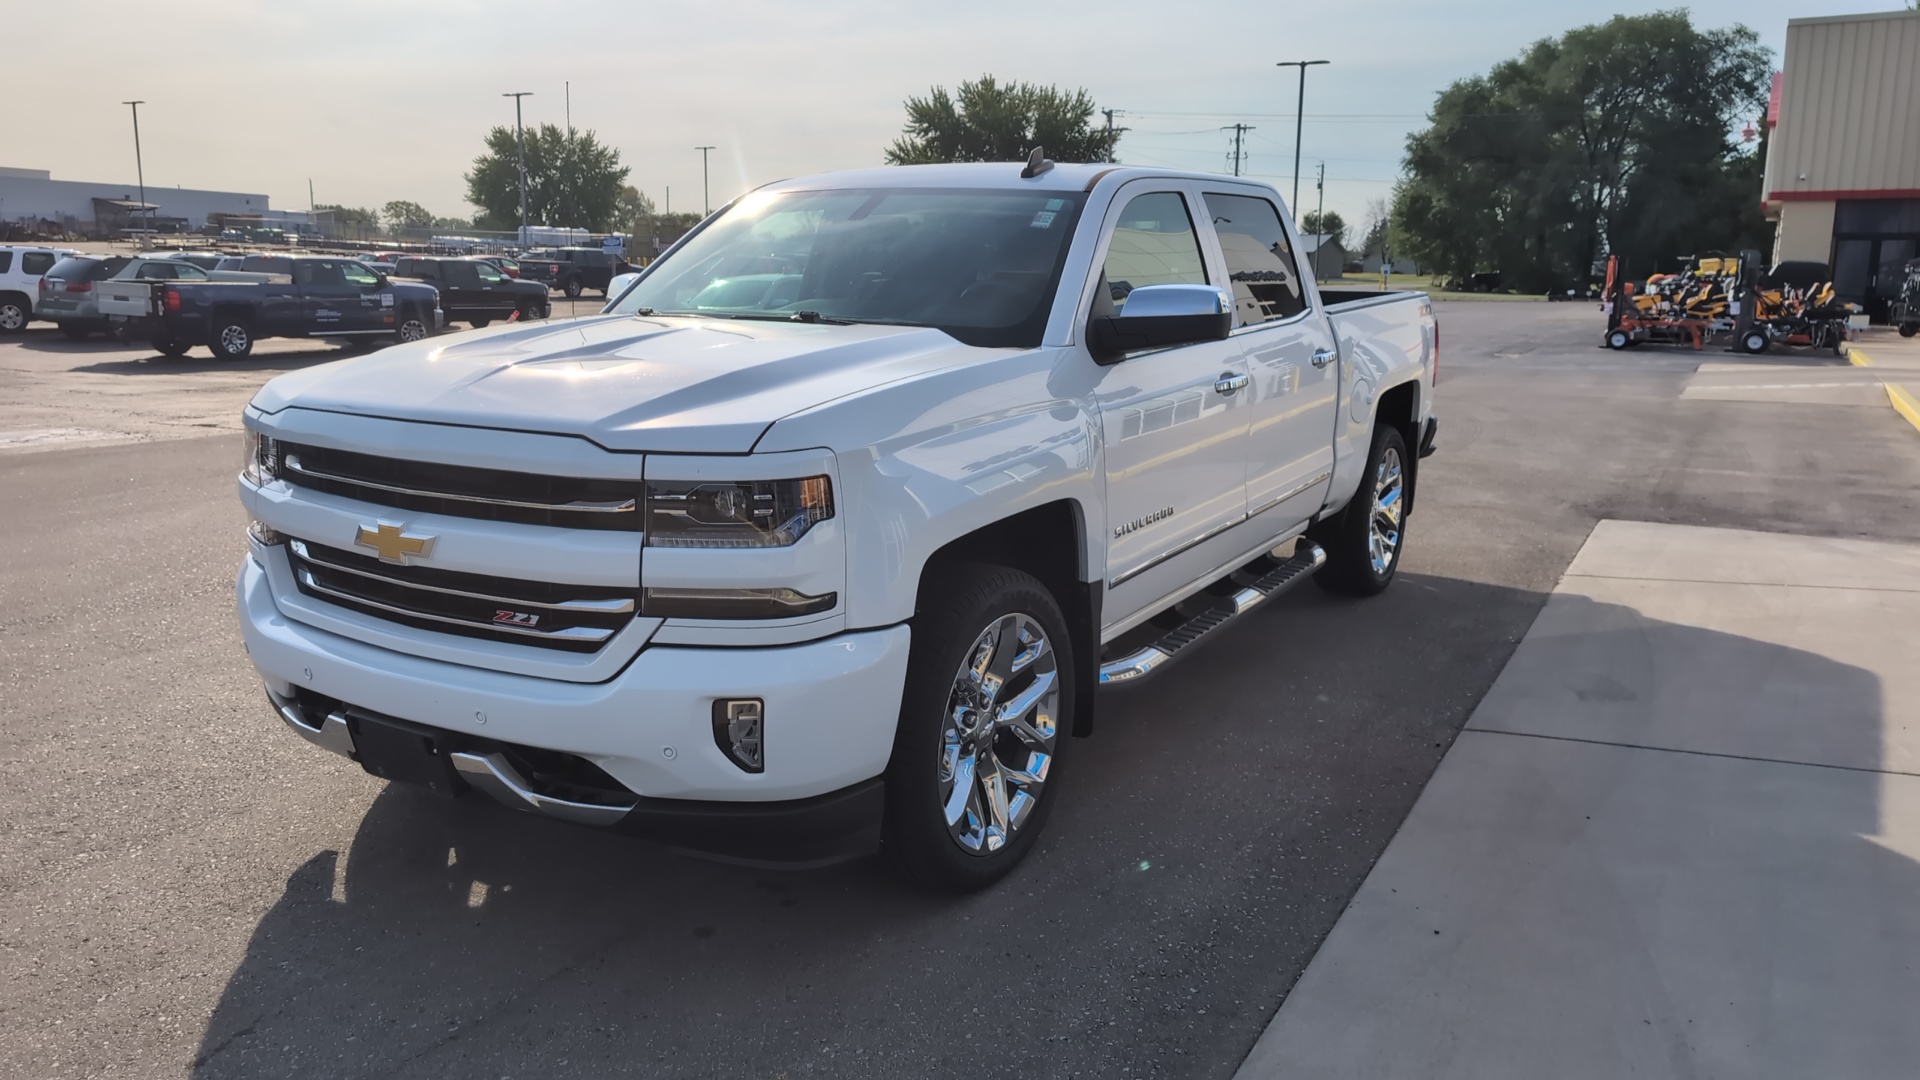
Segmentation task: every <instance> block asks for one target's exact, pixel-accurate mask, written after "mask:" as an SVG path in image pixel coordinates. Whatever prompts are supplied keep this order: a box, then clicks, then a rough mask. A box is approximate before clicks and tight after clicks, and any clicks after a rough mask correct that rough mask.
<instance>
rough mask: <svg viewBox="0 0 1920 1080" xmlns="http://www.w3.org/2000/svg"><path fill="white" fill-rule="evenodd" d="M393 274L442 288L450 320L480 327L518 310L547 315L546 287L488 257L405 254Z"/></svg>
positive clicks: (522, 314)
mask: <svg viewBox="0 0 1920 1080" xmlns="http://www.w3.org/2000/svg"><path fill="white" fill-rule="evenodd" d="M393 276H394V277H396V278H399V279H401V280H404V281H422V282H425V283H427V284H428V285H431V286H433V287H434V288H436V289H438V290H440V310H441V311H443V312H445V313H446V317H447V321H448V322H450V323H451V322H464V323H471V324H472V325H473V326H474V327H475V328H476V329H478V328H479V327H482V326H485V325H487V324H488V323H490V322H493V321H494V320H496V319H505V318H509V317H511V316H512V315H514V313H516V312H518V313H519V316H520V318H522V319H544V318H546V317H547V309H548V307H549V304H548V293H547V287H546V286H545V285H541V284H539V283H538V282H533V281H516V280H514V279H513V278H510V277H508V276H507V275H506V272H505V271H503V270H501V269H500V268H499V267H498V266H495V265H494V264H493V262H492V260H489V259H466V258H457V257H443V256H429V255H402V256H401V257H400V260H399V261H398V262H396V263H395V264H394V268H393Z"/></svg>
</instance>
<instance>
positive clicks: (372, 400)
mask: <svg viewBox="0 0 1920 1080" xmlns="http://www.w3.org/2000/svg"><path fill="white" fill-rule="evenodd" d="M981 352H982V350H979V349H974V348H972V347H969V346H966V345H962V344H960V343H959V342H957V341H955V340H954V339H953V338H952V337H950V336H948V335H947V334H945V333H943V332H941V331H939V330H930V329H923V328H917V327H896V326H831V325H822V324H816V323H786V322H760V321H747V320H734V319H703V318H691V317H653V318H640V317H636V316H629V315H602V316H594V317H590V318H585V319H573V320H568V321H565V322H541V323H535V324H532V325H527V326H518V325H509V326H505V327H499V328H492V329H488V330H481V331H474V332H470V333H462V334H460V335H458V336H456V337H445V338H432V339H428V340H426V341H421V342H415V343H413V344H410V345H398V346H394V347H392V348H388V349H382V350H381V351H380V352H377V353H374V354H371V355H368V356H364V357H358V358H355V359H351V360H342V361H338V362H336V363H331V364H321V365H318V366H316V367H311V368H307V369H305V370H302V371H295V372H289V373H288V374H285V375H282V376H280V377H278V378H276V379H274V380H273V381H271V382H269V383H267V384H266V386H264V387H262V388H261V389H260V392H259V394H258V395H256V396H255V397H254V399H253V405H254V407H255V408H257V409H259V410H261V411H262V412H267V413H275V412H279V411H280V410H282V409H285V408H288V407H290V406H298V407H300V408H303V409H319V410H324V411H328V412H340V413H352V414H355V415H361V416H376V417H385V418H389V419H395V420H416V421H426V422H431V423H439V424H459V425H462V426H467V427H485V428H506V429H512V430H517V431H539V432H550V433H554V434H565V435H580V436H584V437H586V438H588V439H591V440H593V441H594V442H596V443H599V444H600V445H602V446H604V447H607V448H608V449H610V450H641V451H646V450H652V451H661V452H667V453H719V454H728V453H735V454H737V453H745V452H747V451H748V450H751V449H752V448H753V444H754V443H755V442H756V441H758V439H759V438H760V436H761V435H762V434H763V433H764V432H765V431H766V429H767V428H768V427H769V426H770V425H771V424H773V422H774V421H776V420H779V419H780V418H781V417H783V416H789V415H791V414H793V413H796V412H799V411H801V410H803V409H808V408H812V407H813V406H816V405H820V404H823V403H825V402H828V401H832V400H834V399H836V398H839V397H844V396H846V395H847V394H852V393H857V392H859V391H861V390H865V389H868V388H871V387H874V386H877V385H880V384H883V383H887V382H893V381H896V380H899V379H906V378H912V377H914V376H916V375H922V374H925V373H927V372H931V371H936V370H940V369H942V368H946V367H951V366H954V365H956V364H961V363H965V362H967V361H968V360H969V359H973V358H976V357H978V356H979V355H980V353H981Z"/></svg>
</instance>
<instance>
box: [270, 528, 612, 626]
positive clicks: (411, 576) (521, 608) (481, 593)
mask: <svg viewBox="0 0 1920 1080" xmlns="http://www.w3.org/2000/svg"><path fill="white" fill-rule="evenodd" d="M287 552H288V554H289V555H290V556H291V558H292V562H293V576H294V580H295V581H296V582H297V583H298V584H299V586H300V591H301V592H303V593H305V594H307V595H308V596H311V597H313V598H315V599H317V600H324V601H326V602H328V603H330V604H338V605H340V606H342V607H345V608H350V609H352V610H354V611H358V612H361V613H363V614H367V615H373V616H375V617H377V618H382V619H388V620H391V621H393V622H398V623H403V624H405V625H408V626H415V627H419V628H421V629H424V630H438V631H440V632H441V633H447V634H461V635H464V636H466V637H478V638H488V639H491V640H494V641H511V642H515V643H516V644H522V645H536V646H540V647H543V648H549V649H564V650H567V651H570V652H594V651H596V650H598V649H599V648H600V647H601V646H602V645H605V644H606V643H607V642H608V641H609V640H610V639H611V638H612V637H613V636H614V635H615V634H617V633H619V632H620V630H621V628H623V627H625V626H626V625H627V624H628V623H629V622H632V621H633V616H634V611H635V609H636V607H637V605H636V599H637V596H636V594H637V592H638V591H639V590H638V589H637V588H611V587H607V586H594V585H560V584H555V583H553V582H543V581H521V580H518V579H515V578H502V577H492V576H489V575H486V574H468V573H462V572H460V571H456V570H442V569H440V568H438V567H428V566H395V565H393V564H391V563H384V562H381V561H380V560H379V559H376V558H373V557H371V556H367V555H362V554H359V553H358V552H353V551H342V550H340V549H338V548H331V547H325V546H323V545H320V544H315V543H311V542H309V541H306V540H289V541H288V542H287Z"/></svg>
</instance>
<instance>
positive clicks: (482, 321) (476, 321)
mask: <svg viewBox="0 0 1920 1080" xmlns="http://www.w3.org/2000/svg"><path fill="white" fill-rule="evenodd" d="M492 321H493V320H492V319H468V320H467V322H468V323H470V324H472V326H473V328H474V329H475V330H478V329H480V328H481V327H483V326H485V325H487V324H488V323H490V322H492Z"/></svg>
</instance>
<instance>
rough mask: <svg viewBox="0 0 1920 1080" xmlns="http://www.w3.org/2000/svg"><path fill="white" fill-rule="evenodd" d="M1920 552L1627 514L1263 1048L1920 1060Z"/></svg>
mask: <svg viewBox="0 0 1920 1080" xmlns="http://www.w3.org/2000/svg"><path fill="white" fill-rule="evenodd" d="M1916 860H1920V546H1913V547H1909V546H1902V545H1890V544H1878V543H1869V542H1864V541H1844V540H1822V539H1815V538H1807V537H1797V536H1783V535H1774V534H1766V533H1752V532H1743V531H1737V530H1726V529H1703V528H1693V527H1686V526H1669V525H1650V524H1641V523H1635V522H1619V521H1605V522H1601V523H1600V525H1598V526H1597V527H1596V528H1595V529H1594V531H1593V534H1592V535H1591V536H1590V537H1589V538H1588V541H1587V544H1586V546H1585V547H1584V548H1582V550H1581V552H1580V554H1579V556H1578V557H1577V558H1576V559H1575V560H1574V562H1573V564H1572V565H1571V566H1570V567H1569V568H1568V571H1567V574H1566V576H1565V578H1564V579H1563V580H1562V582H1561V584H1560V586H1559V588H1557V589H1556V590H1555V592H1554V595H1553V596H1552V597H1551V599H1550V600H1549V602H1548V604H1547V606H1546V607H1545V608H1544V609H1543V610H1542V611H1541V613H1540V615H1539V617H1538V619H1537V620H1536V621H1535V623H1534V625H1533V627H1532V629H1531V630H1529V632H1528V634H1527V636H1526V638H1525V639H1524V640H1523V641H1522V642H1521V644H1520V647H1519V649H1518V650H1517V651H1516V652H1515V653H1514V656H1513V658H1512V660H1511V661H1510V662H1509V663H1508V665H1507V667H1506V668H1505V670H1504V671H1503V672H1502V673H1501V675H1500V677H1499V679H1498V680H1497V681H1496V682H1495V684H1494V686H1493V688H1492V689H1491V690H1490V691H1489V692H1488V694H1487V697H1486V698H1485V700H1484V701H1483V702H1482V703H1481V705H1480V707H1479V708H1478V709H1477V710H1476V711H1475V713H1474V715H1473V717H1472V719H1471V720H1470V721H1469V722H1468V724H1467V727H1466V729H1465V730H1464V731H1463V732H1462V733H1461V735H1460V738H1459V740H1458V741H1457V742H1456V743H1455V744H1454V746H1453V747H1452V749H1451V750H1450V751H1449V752H1448V754H1447V757H1446V758H1445V760H1444V761H1443V762H1442V763H1441V765H1440V767H1439V769H1438V771H1436V773H1435V774H1434V777H1433V780H1432V782H1431V783H1430V784H1429V785H1428V787H1427V789H1426V790H1425V792H1424V793H1423V794H1422V795H1421V797H1420V800H1419V802H1418V803H1417V804H1416V805H1415V807H1414V809H1413V811H1412V813H1411V814H1410V815H1409V816H1408V818H1407V821H1406V823H1405V825H1404V826H1403V827H1402V828H1401V830H1400V832H1399V833H1398V834H1397V835H1396V836H1395V837H1394V839H1393V841H1392V843H1391V844H1390V845H1389V846H1388V847H1387V850H1386V852H1385V854H1384V855H1383V856H1382V857H1381V859H1380V861H1379V863H1378V864H1377V865H1376V866H1375V867H1374V869H1373V871H1372V873H1371V874H1370V875H1369V876H1368V878H1367V881H1366V883H1365V884H1364V885H1363V886H1362V887H1361V889H1360V891H1359V893H1358V894H1357V895H1356V896H1355V897H1354V900H1353V902H1352V904H1351V905H1349V907H1348V909H1347V911H1346V912H1345V914H1343V915H1342V917H1341V919H1340V921H1339V923H1338V924H1337V925H1336V926H1335V927H1334V929H1333V932H1332V933H1331V934H1330V935H1329V936H1328V939H1327V941H1326V942H1325V944H1324V945H1323V946H1322V947H1321V949H1320V951H1319V953H1318V954H1317V955H1316V956H1315V958H1314V960H1313V962H1312V963H1311V964H1310V965H1309V967H1308V968H1307V971H1306V973H1305V974H1304V975H1303V976H1302V977H1301V980H1300V982H1299V983H1298V985H1296V986H1295V987H1294V989H1293V991H1292V993H1291V994H1290V995H1289V996H1288V998H1287V999H1286V1002H1285V1003H1284V1005H1283V1006H1282V1007H1281V1009H1280V1011H1279V1014H1278V1015H1277V1016H1276V1017H1275V1018H1274V1020H1273V1022H1272V1023H1271V1024H1270V1025H1269V1026H1268V1028H1267V1031H1266V1033H1265V1034H1264V1035H1263V1036H1262V1037H1261V1039H1260V1040H1259V1042H1258V1044H1257V1045H1256V1046H1255V1047H1254V1050H1253V1053H1252V1054H1251V1055H1250V1056H1249V1057H1248V1059H1247V1061H1246V1063H1245V1064H1244V1065H1243V1067H1242V1068H1241V1070H1240V1072H1239V1074H1238V1075H1239V1076H1240V1077H1242V1078H1249V1080H1251V1078H1266V1077H1313V1078H1316V1080H1317V1078H1323V1077H1353V1078H1360V1077H1366V1078H1369V1080H1372V1078H1390V1077H1421V1078H1428V1077H1457V1078H1460V1080H1469V1078H1471V1080H1495V1078H1504V1077H1513V1078H1522V1077H1525V1078H1534V1077H1554V1078H1556V1080H1560V1078H1581V1077H1592V1078H1595V1080H1600V1078H1615V1077H1622V1076H1651V1077H1689V1078H1694V1077H1729V1078H1732V1077H1740V1078H1748V1077H1782V1078H1785V1077H1795V1078H1799V1077H1809V1076H1819V1077H1862V1078H1867V1077H1872V1078H1882V1077H1896V1076H1913V1075H1920V861H1916Z"/></svg>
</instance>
